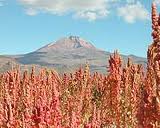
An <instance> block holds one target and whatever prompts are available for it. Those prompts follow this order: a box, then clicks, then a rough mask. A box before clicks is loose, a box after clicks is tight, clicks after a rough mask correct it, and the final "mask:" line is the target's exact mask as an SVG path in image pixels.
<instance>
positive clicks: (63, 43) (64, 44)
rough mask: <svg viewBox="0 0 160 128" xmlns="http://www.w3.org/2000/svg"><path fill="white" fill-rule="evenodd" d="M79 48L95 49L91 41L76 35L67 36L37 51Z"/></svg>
mask: <svg viewBox="0 0 160 128" xmlns="http://www.w3.org/2000/svg"><path fill="white" fill-rule="evenodd" d="M79 48H86V49H96V48H95V47H94V46H93V45H92V44H91V43H89V42H87V41H86V40H84V39H82V38H80V37H78V36H69V37H65V38H62V39H60V40H58V41H56V42H54V43H50V44H48V45H46V46H44V47H42V48H41V49H39V50H38V52H48V51H51V50H74V49H79Z"/></svg>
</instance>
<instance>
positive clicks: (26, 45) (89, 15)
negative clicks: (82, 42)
mask: <svg viewBox="0 0 160 128" xmlns="http://www.w3.org/2000/svg"><path fill="white" fill-rule="evenodd" d="M151 3H152V0H85V1H82V0H81V1H80V0H0V17H1V18H0V54H23V53H28V52H32V51H34V50H36V49H38V48H40V47H42V46H44V45H46V44H48V43H50V42H54V41H56V40H58V39H59V38H62V37H67V36H70V35H76V36H80V37H82V38H84V39H86V40H87V41H90V42H92V43H93V44H94V45H95V46H96V47H98V48H100V49H104V50H106V51H110V52H113V51H114V50H115V49H118V50H119V52H120V53H121V54H126V55H127V54H134V55H137V56H143V57H145V56H146V50H147V47H148V45H149V44H150V43H151V42H152V38H151V20H150V11H151ZM156 3H157V5H158V4H160V0H156Z"/></svg>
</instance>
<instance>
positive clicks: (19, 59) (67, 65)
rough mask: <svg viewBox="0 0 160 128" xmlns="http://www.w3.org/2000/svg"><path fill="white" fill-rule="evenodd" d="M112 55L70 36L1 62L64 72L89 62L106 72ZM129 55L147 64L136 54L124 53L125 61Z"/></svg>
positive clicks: (3, 58)
mask: <svg viewBox="0 0 160 128" xmlns="http://www.w3.org/2000/svg"><path fill="white" fill-rule="evenodd" d="M110 55H111V53H109V52H107V51H103V50H100V49H98V48H96V47H95V46H94V45H93V44H92V43H90V42H88V41H86V40H84V39H82V38H80V37H77V36H70V37H66V38H62V39H60V40H58V41H56V42H52V43H50V44H48V45H46V46H44V47H42V48H40V49H38V50H36V51H34V52H31V53H28V54H24V55H16V56H9V57H6V58H5V56H3V57H0V63H1V62H3V60H5V62H6V63H3V66H2V67H3V68H4V67H5V65H7V63H8V62H13V63H16V64H20V65H23V66H24V65H26V66H29V67H31V65H33V64H35V65H37V66H38V67H41V66H45V67H47V68H54V69H56V70H57V71H58V72H59V73H64V72H72V71H73V70H75V69H76V68H78V67H80V66H83V65H85V63H86V62H88V63H89V64H90V69H91V71H92V72H95V71H97V72H101V73H105V72H106V66H107V64H108V59H109V56H110ZM128 57H130V58H131V59H133V61H134V62H135V63H137V64H142V65H144V66H146V58H142V57H137V56H134V55H130V56H125V55H122V59H123V61H125V62H126V61H127V59H128ZM7 58H8V59H7ZM5 69H6V68H5ZM3 71H4V70H3Z"/></svg>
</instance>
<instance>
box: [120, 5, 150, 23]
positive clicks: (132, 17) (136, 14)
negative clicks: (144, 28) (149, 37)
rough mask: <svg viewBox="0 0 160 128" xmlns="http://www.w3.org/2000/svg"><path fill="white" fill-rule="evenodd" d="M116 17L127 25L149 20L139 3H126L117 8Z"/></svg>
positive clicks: (145, 10)
mask: <svg viewBox="0 0 160 128" xmlns="http://www.w3.org/2000/svg"><path fill="white" fill-rule="evenodd" d="M118 15H119V16H120V17H122V18H123V19H124V20H125V21H126V22H128V23H134V22H136V21H137V20H148V19H149V12H148V10H147V9H146V8H145V7H144V6H143V5H142V4H141V3H140V2H136V3H128V4H126V5H125V6H123V7H119V8H118Z"/></svg>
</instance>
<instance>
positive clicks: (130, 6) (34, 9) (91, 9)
mask: <svg viewBox="0 0 160 128" xmlns="http://www.w3.org/2000/svg"><path fill="white" fill-rule="evenodd" d="M18 1H19V2H20V3H21V4H22V5H23V6H24V7H25V10H26V14H28V15H31V16H34V15H37V14H38V13H44V12H47V13H50V14H53V15H60V16H62V15H66V14H71V15H72V17H74V18H82V19H87V20H88V21H95V20H97V19H102V18H104V17H106V16H108V14H110V13H112V12H115V8H118V13H117V15H119V16H120V17H122V18H123V19H124V20H125V21H127V22H129V23H134V22H136V21H137V20H146V19H148V15H149V13H148V11H147V10H146V9H145V7H144V6H143V5H142V4H141V3H140V2H136V1H139V0H18ZM157 1H160V0H157ZM124 4H125V6H123V5H124ZM120 6H122V7H120Z"/></svg>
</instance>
